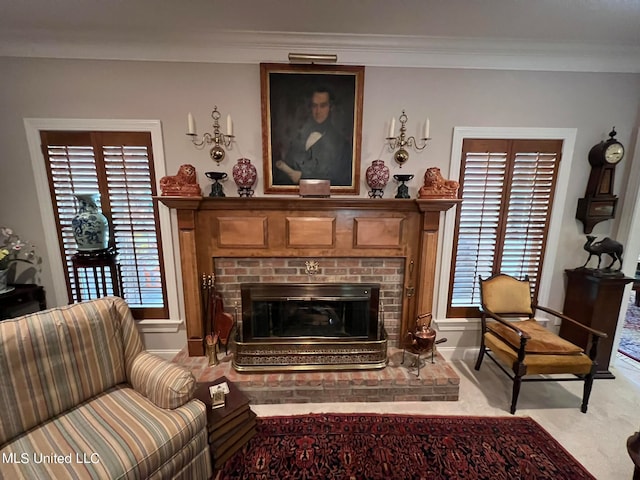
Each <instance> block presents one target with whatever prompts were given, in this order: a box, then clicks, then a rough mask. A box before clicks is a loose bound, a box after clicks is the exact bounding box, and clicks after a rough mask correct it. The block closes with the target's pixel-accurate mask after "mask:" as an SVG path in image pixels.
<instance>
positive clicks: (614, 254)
mask: <svg viewBox="0 0 640 480" xmlns="http://www.w3.org/2000/svg"><path fill="white" fill-rule="evenodd" d="M595 239H596V237H594V236H592V235H587V242H586V243H585V244H584V247H583V248H584V249H585V250H586V251H587V252H589V258H587V261H586V262H584V265H583V266H582V267H583V268H584V267H586V266H587V263H589V260H591V257H592V256H594V255H595V256H597V257H598V270H600V262H601V260H602V258H601V257H602V254H606V255H609V256H610V257H611V258H613V261H612V262H611V263H610V264H609V266H608V267H607V270H610V269H611V267H612V266H613V264H614V263H616V260H617V261H619V262H620V267H618V270H620V269H621V268H622V250H623V247H622V244H621V243H620V242H616V241H615V240H612V239H610V238H609V237H607V238H605V239H604V240H601V241H599V242H596V243H593V241H594V240H595Z"/></svg>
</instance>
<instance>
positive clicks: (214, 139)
mask: <svg viewBox="0 0 640 480" xmlns="http://www.w3.org/2000/svg"><path fill="white" fill-rule="evenodd" d="M211 118H212V119H213V133H209V132H205V133H204V134H203V135H202V137H201V138H198V134H197V133H196V126H195V121H194V119H193V115H191V113H189V115H188V117H187V123H188V130H187V135H188V136H190V137H191V142H192V143H193V144H194V145H195V146H196V147H197V148H203V147H204V146H205V145H213V146H212V147H211V150H209V156H210V157H211V160H214V161H215V162H216V163H217V164H218V165H220V162H221V161H222V160H224V157H225V155H226V153H225V149H227V150H231V148H232V146H233V141H234V138H236V137H235V135H233V123H232V122H231V115H227V134H226V135H225V134H224V133H222V132H221V131H220V112H219V111H218V106H217V105H215V106H214V107H213V111H212V112H211Z"/></svg>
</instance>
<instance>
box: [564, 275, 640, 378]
mask: <svg viewBox="0 0 640 480" xmlns="http://www.w3.org/2000/svg"><path fill="white" fill-rule="evenodd" d="M565 273H566V274H567V279H568V281H567V294H566V297H565V299H564V309H563V313H564V314H565V315H567V316H569V317H571V318H573V319H574V320H577V321H578V322H580V323H582V324H583V325H586V326H588V327H591V328H595V329H596V330H600V331H601V332H604V333H606V334H607V336H608V337H607V338H604V339H601V340H600V341H599V342H598V356H597V357H596V361H597V362H598V370H597V372H596V375H595V378H615V376H614V375H613V374H612V373H611V372H610V371H609V361H610V359H611V351H612V349H613V338H614V336H615V333H616V326H617V325H618V315H619V313H620V306H621V304H622V296H623V294H624V287H625V285H626V284H627V283H630V282H633V280H634V279H633V278H629V277H625V276H624V275H623V274H622V273H619V274H615V273H614V274H608V273H606V272H602V271H599V270H593V269H589V268H576V269H574V270H565ZM560 336H561V337H562V338H565V339H567V340H569V341H570V342H572V343H575V344H576V345H578V346H580V347H582V348H584V349H585V351H588V348H589V345H588V341H589V335H588V334H587V332H583V331H581V330H579V329H578V328H577V327H575V326H574V325H571V324H570V323H569V322H563V323H562V325H561V326H560Z"/></svg>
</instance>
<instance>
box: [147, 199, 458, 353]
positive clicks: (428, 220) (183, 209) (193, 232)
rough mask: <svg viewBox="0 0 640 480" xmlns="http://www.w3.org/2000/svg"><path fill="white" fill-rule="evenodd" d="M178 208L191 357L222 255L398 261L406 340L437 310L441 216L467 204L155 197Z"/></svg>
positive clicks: (198, 345)
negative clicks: (419, 318)
mask: <svg viewBox="0 0 640 480" xmlns="http://www.w3.org/2000/svg"><path fill="white" fill-rule="evenodd" d="M154 198H155V199H157V200H158V201H159V202H161V203H162V204H164V205H165V206H167V207H168V208H169V209H171V210H175V212H176V219H177V226H178V237H179V242H180V263H181V270H182V284H183V292H184V308H185V320H186V327H187V341H188V346H189V354H190V355H192V356H197V355H203V354H204V346H203V339H204V325H203V321H202V307H201V300H200V297H199V291H200V279H201V278H202V275H203V273H207V274H208V273H209V272H211V271H212V267H213V268H214V270H213V271H215V264H216V259H221V258H242V257H252V258H282V257H289V258H291V257H296V258H348V257H358V258H390V257H391V258H399V259H403V262H404V266H403V269H404V278H403V281H402V285H401V288H400V290H401V291H402V299H401V304H402V306H401V323H400V328H399V330H400V332H399V333H400V337H399V338H396V339H395V341H396V343H397V344H398V346H399V344H400V342H401V338H404V335H405V334H406V332H408V331H409V329H411V328H413V326H414V323H413V322H414V321H415V318H416V315H417V314H418V313H424V312H430V311H432V307H433V288H434V280H435V274H436V264H437V250H438V230H439V228H440V221H441V218H440V217H441V213H442V212H445V211H447V210H449V209H451V208H452V207H454V206H455V205H458V204H460V203H461V202H462V200H460V199H456V198H453V199H452V198H444V199H391V198H389V199H369V198H362V197H340V198H336V197H331V198H299V197H251V198H238V197H224V198H211V197H179V196H157V197H154Z"/></svg>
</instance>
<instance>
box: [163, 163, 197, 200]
mask: <svg viewBox="0 0 640 480" xmlns="http://www.w3.org/2000/svg"><path fill="white" fill-rule="evenodd" d="M160 190H162V195H173V196H177V197H201V196H202V190H201V189H200V185H198V183H197V182H196V169H195V167H194V166H193V165H181V166H180V169H179V170H178V174H177V175H167V176H166V177H162V178H161V179H160Z"/></svg>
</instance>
